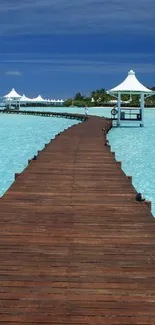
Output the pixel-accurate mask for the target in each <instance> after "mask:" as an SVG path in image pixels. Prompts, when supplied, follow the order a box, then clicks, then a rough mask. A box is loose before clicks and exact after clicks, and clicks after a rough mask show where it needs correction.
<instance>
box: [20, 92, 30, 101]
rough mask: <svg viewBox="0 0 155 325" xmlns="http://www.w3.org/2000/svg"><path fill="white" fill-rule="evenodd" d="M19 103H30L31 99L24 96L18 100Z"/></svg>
mask: <svg viewBox="0 0 155 325" xmlns="http://www.w3.org/2000/svg"><path fill="white" fill-rule="evenodd" d="M20 101H21V102H32V99H31V98H28V97H26V96H25V95H24V94H23V96H22V97H21V99H20Z"/></svg>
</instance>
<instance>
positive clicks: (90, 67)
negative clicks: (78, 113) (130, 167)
mask: <svg viewBox="0 0 155 325" xmlns="http://www.w3.org/2000/svg"><path fill="white" fill-rule="evenodd" d="M154 14H155V0H79V1H77V0H24V1H22V0H0V17H1V19H0V96H2V95H4V94H6V93H7V92H9V90H10V89H11V88H12V87H15V88H16V90H17V91H18V92H19V93H21V94H23V93H25V94H26V95H27V96H29V97H32V96H33V97H34V96H37V95H38V94H41V95H42V96H44V97H48V98H63V99H65V98H68V97H71V96H73V95H75V93H76V92H78V91H80V92H81V93H82V94H85V95H89V94H90V92H91V91H92V90H94V89H98V88H106V89H109V88H111V87H113V86H116V85H117V84H118V83H120V82H122V81H123V80H124V79H125V77H126V75H127V72H128V71H129V70H130V69H134V70H135V71H136V75H137V78H138V79H139V80H140V81H141V82H142V83H143V84H145V85H146V86H148V87H151V86H154V85H155V18H154Z"/></svg>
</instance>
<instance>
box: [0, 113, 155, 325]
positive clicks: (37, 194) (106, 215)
mask: <svg viewBox="0 0 155 325" xmlns="http://www.w3.org/2000/svg"><path fill="white" fill-rule="evenodd" d="M110 128H111V121H110V120H106V119H104V118H99V117H89V118H88V120H87V121H85V122H83V123H80V124H79V125H75V126H73V127H71V128H69V129H67V130H66V131H64V132H62V133H61V134H58V135H57V136H56V138H55V139H54V140H53V141H51V143H50V144H48V145H46V146H45V148H44V150H43V151H42V152H39V154H38V156H37V159H34V160H31V161H30V163H29V165H28V167H27V168H26V169H25V170H24V171H23V172H22V173H21V174H19V175H18V174H16V180H15V182H14V183H13V184H12V186H11V187H10V188H9V190H8V191H7V192H6V193H5V195H4V196H3V198H2V199H1V200H0V286H1V290H0V301H1V303H0V324H7V325H19V324H21V325H29V324H31V325H32V324H33V325H39V324H44V325H45V324H50V325H51V324H53V325H64V324H65V325H98V324H100V325H101V324H102V325H114V324H117V325H118V324H119V325H123V324H126V325H129V324H134V325H136V324H141V325H142V324H143V325H144V324H145V325H146V324H147V325H154V324H155V221H154V218H153V217H152V215H151V212H150V207H149V206H148V204H147V202H137V201H135V195H136V190H135V189H134V187H133V186H132V183H131V178H130V177H127V176H126V175H125V174H124V172H123V171H122V170H121V164H120V163H119V162H116V160H115V157H114V154H113V153H111V152H110V147H109V146H105V141H106V133H107V132H108V130H109V129H110Z"/></svg>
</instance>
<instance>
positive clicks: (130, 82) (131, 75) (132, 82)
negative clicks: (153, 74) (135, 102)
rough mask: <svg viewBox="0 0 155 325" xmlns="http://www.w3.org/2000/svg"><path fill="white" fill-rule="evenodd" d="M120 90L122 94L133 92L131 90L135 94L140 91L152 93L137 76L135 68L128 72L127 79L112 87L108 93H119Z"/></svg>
mask: <svg viewBox="0 0 155 325" xmlns="http://www.w3.org/2000/svg"><path fill="white" fill-rule="evenodd" d="M118 92H120V93H122V94H126V93H131V92H132V93H133V94H139V93H144V94H151V93H152V90H150V89H148V88H146V87H145V86H143V85H142V84H141V83H140V82H139V81H138V79H137V78H136V75H135V72H134V71H133V70H130V71H129V72H128V76H127V77H126V79H125V80H124V81H123V82H122V83H121V84H120V85H118V86H117V87H115V88H112V89H110V90H109V92H108V93H109V94H118Z"/></svg>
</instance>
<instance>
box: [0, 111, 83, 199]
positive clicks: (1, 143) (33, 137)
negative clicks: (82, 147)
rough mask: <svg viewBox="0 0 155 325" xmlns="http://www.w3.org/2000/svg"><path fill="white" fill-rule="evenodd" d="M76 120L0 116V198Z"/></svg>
mask: <svg viewBox="0 0 155 325" xmlns="http://www.w3.org/2000/svg"><path fill="white" fill-rule="evenodd" d="M78 123H80V121H77V120H69V119H65V118H56V117H49V118H48V117H41V116H29V115H14V114H12V115H9V114H0V196H2V195H3V194H4V193H5V191H6V190H7V189H8V188H9V187H10V185H11V184H12V183H13V181H14V179H15V173H21V172H22V171H23V169H24V168H25V167H26V166H27V164H28V159H31V158H32V157H33V156H34V155H36V154H37V151H38V150H42V149H43V148H44V146H45V144H46V143H49V142H50V140H51V139H53V138H54V137H55V135H56V134H57V133H59V132H61V131H63V130H64V129H67V128H68V127H70V126H72V125H74V124H78Z"/></svg>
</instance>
